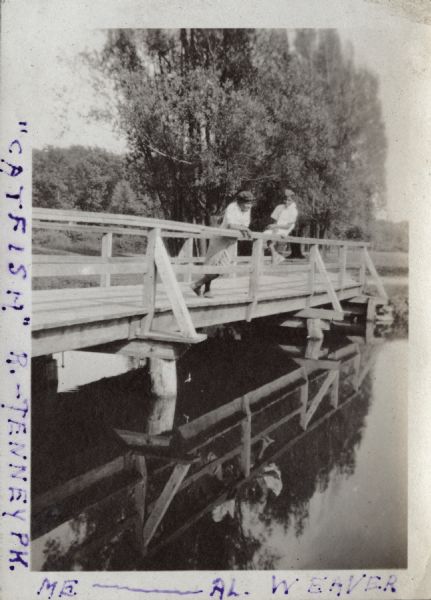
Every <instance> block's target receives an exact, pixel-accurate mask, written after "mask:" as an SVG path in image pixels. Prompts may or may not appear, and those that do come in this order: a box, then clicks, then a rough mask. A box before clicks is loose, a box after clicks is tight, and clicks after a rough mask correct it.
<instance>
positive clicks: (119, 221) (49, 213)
mask: <svg viewBox="0 0 431 600" xmlns="http://www.w3.org/2000/svg"><path fill="white" fill-rule="evenodd" d="M32 216H33V220H34V227H37V228H42V229H43V228H44V227H45V226H46V225H49V224H50V223H51V222H53V223H55V224H57V223H60V224H61V223H67V224H69V223H70V224H71V226H74V225H75V224H78V223H83V224H85V223H87V224H91V225H93V226H95V225H102V226H104V229H105V230H107V231H109V229H110V227H118V226H127V227H130V228H139V229H140V230H142V231H143V230H151V229H154V228H159V229H164V230H165V231H166V232H169V231H172V232H173V233H175V232H181V233H184V232H185V233H189V234H191V235H194V234H196V235H199V234H201V235H205V236H206V237H208V238H210V237H214V236H217V237H218V236H220V235H222V236H223V237H233V238H237V239H239V236H240V234H239V233H238V232H236V231H234V230H232V229H222V228H219V227H208V226H205V225H198V224H192V223H184V222H181V221H172V220H167V219H153V218H148V217H138V216H133V215H123V214H110V213H103V212H102V213H101V212H89V211H77V210H64V209H52V208H51V209H50V208H33V213H32ZM280 228H281V229H282V228H283V227H282V226H280V225H277V229H280ZM173 237H175V236H173ZM251 238H252V239H259V238H261V239H263V240H271V239H272V240H275V241H287V242H296V243H298V244H321V245H322V246H343V245H346V246H348V247H352V248H353V247H356V248H364V247H365V248H366V247H368V246H369V245H370V244H369V243H368V242H360V241H350V240H348V241H346V240H331V239H319V238H307V237H293V236H286V237H283V236H282V235H273V234H268V233H258V232H255V231H253V232H251Z"/></svg>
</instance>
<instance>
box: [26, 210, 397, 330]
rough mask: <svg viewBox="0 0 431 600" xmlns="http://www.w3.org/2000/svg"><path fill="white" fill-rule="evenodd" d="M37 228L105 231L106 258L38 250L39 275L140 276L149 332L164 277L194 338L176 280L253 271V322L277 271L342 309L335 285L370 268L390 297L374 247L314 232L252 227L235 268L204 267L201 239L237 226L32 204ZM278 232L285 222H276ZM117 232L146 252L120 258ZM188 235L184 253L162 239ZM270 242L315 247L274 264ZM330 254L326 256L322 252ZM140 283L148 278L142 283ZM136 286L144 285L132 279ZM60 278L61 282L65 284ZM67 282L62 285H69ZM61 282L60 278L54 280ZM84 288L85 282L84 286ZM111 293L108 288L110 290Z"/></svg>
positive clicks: (108, 284)
mask: <svg viewBox="0 0 431 600" xmlns="http://www.w3.org/2000/svg"><path fill="white" fill-rule="evenodd" d="M33 228H34V229H43V230H47V231H49V230H51V231H52V230H54V231H67V232H75V233H81V234H87V235H91V236H92V237H93V239H94V236H100V240H101V243H100V244H101V245H100V255H99V256H89V255H88V254H68V255H53V254H48V255H47V254H34V255H33V277H45V278H46V277H50V278H61V277H62V278H64V277H78V278H80V279H81V280H82V278H84V277H88V276H98V278H99V280H98V282H99V285H100V286H103V287H105V288H115V287H116V286H114V285H112V284H113V280H112V277H115V276H121V277H123V278H124V276H132V275H133V276H136V275H138V276H139V277H143V283H144V285H143V305H144V306H145V307H146V309H147V310H148V318H147V319H146V323H147V324H146V326H145V327H144V332H147V333H148V331H149V328H150V327H151V321H152V315H154V310H155V301H156V284H157V281H158V280H160V279H161V280H162V281H163V283H164V284H165V291H166V293H167V295H168V298H169V301H170V303H171V305H172V309H173V312H174V314H175V316H176V319H177V321H178V325H179V329H180V331H181V332H182V333H183V334H186V335H187V336H188V337H193V336H194V335H195V333H196V332H195V330H194V327H193V324H192V322H191V318H190V314H189V311H188V309H187V306H186V303H185V300H184V297H183V292H182V291H181V289H180V286H179V285H178V282H179V280H181V281H182V282H191V281H192V279H193V278H194V277H196V278H197V277H200V276H202V275H203V274H217V275H225V276H231V277H232V276H233V277H235V276H247V277H248V278H249V284H248V292H249V293H248V301H249V307H248V313H247V319H248V320H250V319H251V318H253V313H254V309H255V307H256V304H257V303H258V301H259V293H260V287H261V283H262V281H263V277H264V276H265V275H273V276H279V277H283V276H286V275H288V277H289V283H290V284H291V285H292V286H293V287H294V286H295V283H296V282H298V284H299V279H298V280H295V273H296V272H298V278H300V280H301V285H302V286H303V285H304V273H306V277H307V281H308V284H307V285H308V293H309V294H310V295H313V294H314V293H315V292H316V291H317V289H318V286H320V287H321V286H322V285H323V286H324V288H326V290H327V292H328V295H329V298H330V300H331V302H332V304H333V306H334V308H335V309H336V310H341V306H340V304H339V301H338V298H337V293H336V289H341V290H342V289H343V287H344V285H345V282H346V280H347V273H348V272H349V277H350V278H351V277H354V278H355V281H357V282H358V284H359V285H360V286H362V287H363V286H364V285H365V283H366V272H367V270H368V271H369V272H370V274H371V276H372V278H373V279H374V281H375V283H376V286H377V289H378V292H379V294H380V295H381V296H383V297H385V296H386V294H385V291H384V288H383V286H382V284H381V281H380V279H379V276H378V274H377V272H376V270H375V268H374V265H373V263H372V260H371V258H370V255H369V253H368V246H369V244H368V243H366V242H362V241H350V240H348V241H347V240H331V239H317V238H311V237H293V236H286V237H284V236H281V235H278V234H274V233H271V232H264V233H260V232H251V234H250V238H249V240H250V243H251V245H252V251H251V256H237V257H236V260H235V261H234V262H233V263H232V264H229V265H217V266H214V265H205V264H203V263H204V260H205V258H204V256H201V255H198V253H197V252H195V249H196V247H197V244H198V242H197V240H209V239H211V238H214V237H220V236H222V237H226V238H232V241H233V242H235V241H238V240H243V239H244V236H243V234H242V233H241V232H239V231H236V230H233V229H222V228H219V227H208V226H204V225H199V224H192V223H182V222H178V221H170V220H163V219H153V218H146V217H138V216H132V215H116V214H106V213H92V212H81V211H75V210H57V209H45V208H34V209H33ZM277 228H278V229H279V228H280V227H279V226H277ZM114 236H115V237H117V236H118V237H120V236H128V237H130V236H137V237H138V238H144V239H145V240H146V242H144V243H143V244H142V248H143V249H144V246H145V253H143V254H138V255H132V256H130V255H129V256H114V255H113V254H114V252H113V249H114ZM169 238H171V239H177V240H183V245H182V248H181V250H180V252H179V253H178V254H177V255H176V256H169V253H168V251H167V248H166V245H165V243H164V240H166V239H169ZM269 241H274V242H281V243H289V242H291V243H296V244H303V245H306V246H308V247H309V253H308V255H307V256H306V258H305V260H301V261H296V262H295V263H292V262H289V263H286V264H272V261H271V258H270V257H265V256H264V251H265V248H266V246H267V243H268V242H269ZM322 250H323V256H324V257H325V260H324V258H323V256H322ZM331 271H332V272H334V271H335V272H336V273H337V276H336V281H337V283H336V284H335V285H334V277H332V278H331V277H330V276H329V273H330V272H331ZM141 281H142V280H141ZM134 283H135V284H136V283H139V280H138V281H136V280H135V281H134ZM61 285H62V284H61V283H59V287H61ZM63 285H64V284H63ZM50 287H51V288H52V287H55V282H54V283H53V282H52V281H51V282H50ZM78 287H79V286H78ZM108 291H109V290H107V292H108Z"/></svg>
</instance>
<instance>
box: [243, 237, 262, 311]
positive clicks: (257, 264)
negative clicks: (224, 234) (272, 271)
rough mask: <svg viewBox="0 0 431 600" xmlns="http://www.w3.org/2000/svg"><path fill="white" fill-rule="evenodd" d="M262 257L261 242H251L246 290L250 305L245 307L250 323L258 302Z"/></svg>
mask: <svg viewBox="0 0 431 600" xmlns="http://www.w3.org/2000/svg"><path fill="white" fill-rule="evenodd" d="M262 256H263V240H262V239H260V240H255V241H254V242H253V255H252V259H251V270H250V282H249V288H248V295H249V299H250V304H249V306H248V307H247V313H246V321H247V322H250V321H251V320H252V318H253V313H254V311H255V308H256V305H257V302H258V293H259V277H260V272H261V269H262Z"/></svg>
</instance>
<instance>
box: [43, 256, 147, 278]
mask: <svg viewBox="0 0 431 600" xmlns="http://www.w3.org/2000/svg"><path fill="white" fill-rule="evenodd" d="M146 272H147V265H146V264H145V263H144V262H142V263H139V262H131V261H127V260H124V261H123V260H117V261H115V262H113V261H109V262H108V261H107V262H105V263H101V262H96V261H94V262H93V263H89V262H88V261H84V262H79V261H76V262H73V263H72V262H69V261H68V262H64V263H57V262H55V263H54V262H53V263H39V264H34V265H33V268H32V276H33V277H68V276H87V275H108V274H111V275H126V274H134V273H146Z"/></svg>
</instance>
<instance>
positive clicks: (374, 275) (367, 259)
mask: <svg viewBox="0 0 431 600" xmlns="http://www.w3.org/2000/svg"><path fill="white" fill-rule="evenodd" d="M363 256H364V260H365V265H366V267H367V268H368V270H369V272H370V273H371V276H372V278H373V282H374V285H375V286H376V288H377V291H378V293H379V294H380V296H381V297H382V298H384V299H385V300H386V301H387V300H388V295H387V293H386V290H385V288H384V286H383V283H382V280H381V279H380V276H379V274H378V273H377V271H376V267H375V266H374V263H373V261H372V260H371V256H370V255H369V253H368V250H367V249H366V248H364V250H363Z"/></svg>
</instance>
